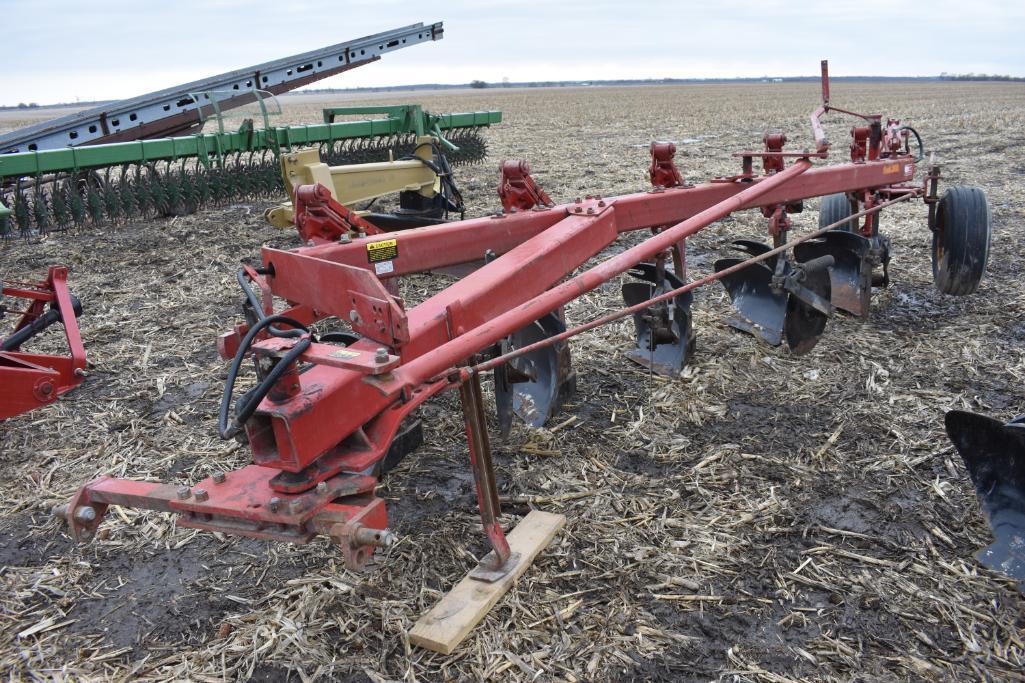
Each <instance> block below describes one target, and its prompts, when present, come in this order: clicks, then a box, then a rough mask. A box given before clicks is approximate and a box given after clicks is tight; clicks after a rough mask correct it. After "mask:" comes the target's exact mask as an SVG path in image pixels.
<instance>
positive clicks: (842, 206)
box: [819, 192, 858, 232]
mask: <svg viewBox="0 0 1025 683" xmlns="http://www.w3.org/2000/svg"><path fill="white" fill-rule="evenodd" d="M851 214H852V211H851V200H850V199H848V198H847V195H846V194H844V193H843V192H839V193H837V194H828V195H826V196H825V197H823V198H822V203H821V204H820V205H819V227H820V228H824V227H826V226H827V225H832V224H833V223H836V222H837V221H842V220H843V219H845V218H847V217H849V216H850V215H851ZM857 229H858V222H857V220H852V221H849V222H847V223H844V224H842V225H838V226H837V227H835V228H834V230H845V231H846V232H855V231H857Z"/></svg>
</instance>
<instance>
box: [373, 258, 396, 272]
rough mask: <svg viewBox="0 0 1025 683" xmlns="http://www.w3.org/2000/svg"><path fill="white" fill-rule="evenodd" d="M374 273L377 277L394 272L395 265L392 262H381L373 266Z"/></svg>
mask: <svg viewBox="0 0 1025 683" xmlns="http://www.w3.org/2000/svg"><path fill="white" fill-rule="evenodd" d="M374 272H375V273H376V274H378V275H387V274H388V273H394V272H395V263H394V262H393V261H381V262H379V263H375V264H374Z"/></svg>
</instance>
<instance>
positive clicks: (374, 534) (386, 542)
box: [352, 525, 398, 548]
mask: <svg viewBox="0 0 1025 683" xmlns="http://www.w3.org/2000/svg"><path fill="white" fill-rule="evenodd" d="M352 540H353V541H354V542H355V544H356V545H376V546H381V547H382V548H387V547H389V546H392V545H395V542H396V541H398V538H396V536H395V534H393V533H392V532H390V531H388V530H387V529H372V528H370V527H365V526H362V525H360V526H359V527H358V528H357V529H356V530H355V532H354V533H353V534H352Z"/></svg>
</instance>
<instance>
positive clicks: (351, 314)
mask: <svg viewBox="0 0 1025 683" xmlns="http://www.w3.org/2000/svg"><path fill="white" fill-rule="evenodd" d="M349 320H351V321H352V322H354V323H355V322H359V313H357V312H356V309H355V308H354V309H352V310H351V311H349Z"/></svg>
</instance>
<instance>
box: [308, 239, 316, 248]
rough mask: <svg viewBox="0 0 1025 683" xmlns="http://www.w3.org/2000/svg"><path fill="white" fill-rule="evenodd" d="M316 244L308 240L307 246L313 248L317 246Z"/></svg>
mask: <svg viewBox="0 0 1025 683" xmlns="http://www.w3.org/2000/svg"><path fill="white" fill-rule="evenodd" d="M316 244H317V243H316V242H314V241H313V240H306V246H307V247H312V246H316Z"/></svg>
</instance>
